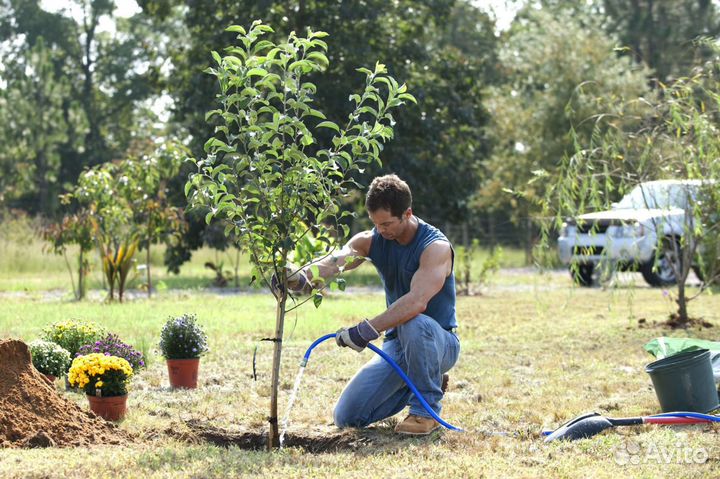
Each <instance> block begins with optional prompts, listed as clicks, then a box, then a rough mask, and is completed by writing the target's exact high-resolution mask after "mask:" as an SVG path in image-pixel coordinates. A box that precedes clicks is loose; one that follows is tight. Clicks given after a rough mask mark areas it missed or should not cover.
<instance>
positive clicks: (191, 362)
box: [167, 358, 200, 389]
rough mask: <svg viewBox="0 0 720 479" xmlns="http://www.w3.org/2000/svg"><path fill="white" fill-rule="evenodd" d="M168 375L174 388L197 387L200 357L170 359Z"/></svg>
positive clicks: (168, 361)
mask: <svg viewBox="0 0 720 479" xmlns="http://www.w3.org/2000/svg"><path fill="white" fill-rule="evenodd" d="M167 367H168V375H169V376H170V386H172V387H173V388H186V389H195V388H196V387H197V379H198V368H199V367H200V358H194V359H168V360H167Z"/></svg>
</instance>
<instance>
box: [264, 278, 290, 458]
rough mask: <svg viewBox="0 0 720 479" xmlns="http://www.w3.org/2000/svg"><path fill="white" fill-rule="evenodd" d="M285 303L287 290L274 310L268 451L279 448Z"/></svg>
mask: <svg viewBox="0 0 720 479" xmlns="http://www.w3.org/2000/svg"><path fill="white" fill-rule="evenodd" d="M286 301H287V289H285V290H284V291H283V293H282V295H281V296H280V300H279V301H278V303H277V307H276V310H275V314H276V319H275V338H274V340H273V346H274V347H273V369H272V379H271V389H270V417H269V418H268V422H269V423H270V429H269V431H268V449H269V450H272V449H274V448H277V447H280V432H279V430H278V411H277V402H278V386H279V385H280V357H281V355H282V337H283V329H284V327H285V302H286Z"/></svg>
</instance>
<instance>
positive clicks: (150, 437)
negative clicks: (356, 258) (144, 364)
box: [0, 271, 720, 478]
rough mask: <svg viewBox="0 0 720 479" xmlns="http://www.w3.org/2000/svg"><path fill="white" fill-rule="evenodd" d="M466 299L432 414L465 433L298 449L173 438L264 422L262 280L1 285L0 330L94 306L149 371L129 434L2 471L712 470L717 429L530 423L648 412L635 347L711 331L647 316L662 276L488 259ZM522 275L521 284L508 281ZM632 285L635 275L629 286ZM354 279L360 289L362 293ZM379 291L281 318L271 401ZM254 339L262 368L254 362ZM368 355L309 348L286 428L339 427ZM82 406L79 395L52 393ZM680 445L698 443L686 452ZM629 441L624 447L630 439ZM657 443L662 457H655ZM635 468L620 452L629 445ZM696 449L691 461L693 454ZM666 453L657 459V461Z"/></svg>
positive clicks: (15, 460) (379, 303)
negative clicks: (679, 327)
mask: <svg viewBox="0 0 720 479" xmlns="http://www.w3.org/2000/svg"><path fill="white" fill-rule="evenodd" d="M493 284H494V285H491V286H489V287H487V288H485V289H484V290H483V291H484V293H483V294H482V295H479V296H473V297H462V298H460V299H459V301H458V317H459V321H460V331H459V335H460V337H461V341H462V352H461V357H460V361H459V363H458V365H457V366H456V367H455V368H454V369H453V370H452V371H451V386H450V391H449V392H448V394H447V395H446V398H445V400H444V408H443V413H442V416H443V417H444V418H445V419H446V420H447V421H449V422H451V423H453V424H457V425H460V426H461V427H463V428H465V430H466V431H467V432H465V433H452V432H439V433H436V434H433V435H432V436H430V437H428V438H422V439H406V438H401V437H397V436H395V435H394V434H393V433H392V426H393V424H394V423H395V421H397V420H398V419H402V417H401V416H399V417H398V418H396V419H391V420H388V421H385V422H383V423H380V424H378V425H376V426H374V427H373V428H372V431H371V435H370V436H366V435H364V434H367V433H362V432H353V433H351V434H354V435H357V436H358V438H366V437H370V438H371V440H370V441H366V442H362V441H358V443H359V444H360V443H362V444H363V445H359V446H358V447H357V448H356V449H354V450H352V449H343V450H340V451H336V452H327V453H317V454H313V453H309V452H307V451H305V450H303V449H302V448H286V449H283V450H281V451H277V452H273V453H267V452H253V451H246V450H242V449H238V448H235V447H230V448H223V447H218V446H215V445H212V444H209V443H204V442H199V443H194V444H190V443H188V442H187V441H183V440H181V439H180V436H182V434H181V433H182V431H184V430H185V429H187V428H188V425H187V424H188V422H189V421H191V420H195V421H200V422H203V423H206V424H210V425H213V426H215V427H218V428H224V429H227V430H231V431H232V430H234V429H237V428H239V427H244V428H251V429H252V428H254V429H256V430H259V429H260V428H262V427H264V426H265V417H266V416H267V409H268V405H269V388H268V384H269V378H270V363H271V349H272V348H271V345H270V343H267V342H261V341H260V340H261V339H262V338H265V337H268V336H270V335H272V330H273V326H274V303H273V300H272V298H271V297H270V296H269V295H267V294H265V295H257V294H242V293H241V294H215V293H211V292H206V291H205V292H204V291H202V290H167V291H164V292H161V293H160V294H158V296H157V297H156V298H153V299H152V300H146V299H135V300H132V301H129V302H127V303H125V304H122V305H120V304H102V303H100V302H93V301H87V302H83V303H76V302H72V301H67V300H63V299H56V298H52V297H46V296H43V295H37V296H32V295H30V296H17V297H14V296H12V295H8V296H6V297H5V298H4V299H3V307H2V308H0V337H3V338H5V337H16V338H21V339H24V340H31V339H34V338H35V337H37V336H38V335H39V333H40V331H41V330H42V328H43V327H44V326H46V325H47V324H49V323H50V322H52V321H54V320H56V319H66V318H80V319H87V320H93V321H96V322H98V323H100V324H101V325H103V326H105V327H107V328H109V329H111V330H112V331H114V332H117V333H119V334H120V336H121V337H122V338H124V339H125V340H127V341H128V342H130V343H132V344H134V345H135V346H137V347H139V348H140V349H142V350H144V351H145V352H146V353H147V354H148V359H149V367H148V369H147V370H145V371H142V372H141V373H140V374H139V375H138V376H137V377H136V378H135V381H134V382H133V384H132V391H131V395H130V399H129V407H130V412H129V415H128V416H127V417H126V419H125V420H124V421H123V422H122V423H120V427H121V428H122V429H124V430H126V431H128V432H130V433H132V434H134V435H135V437H136V438H137V439H136V441H134V442H131V443H128V444H127V445H126V446H125V447H107V446H106V447H102V446H101V447H94V448H90V449H83V448H79V449H45V450H40V449H35V450H1V451H0V477H18V478H20V477H22V478H25V477H95V476H98V477H118V476H123V477H173V478H174V477H241V476H246V477H256V476H262V477H265V476H274V477H298V478H305V477H363V478H366V477H422V476H425V477H553V478H554V477H570V478H577V477H612V478H617V477H648V478H651V477H652V478H654V477H703V478H705V477H718V476H720V448H719V447H718V444H720V441H718V439H719V438H718V433H719V432H720V427H708V426H685V427H677V428H669V427H663V426H642V427H632V428H618V429H614V430H610V431H608V432H606V433H604V434H602V435H600V436H597V437H595V438H592V439H588V440H583V441H578V442H573V443H553V444H544V443H543V442H542V440H541V438H540V437H539V432H540V431H541V430H542V429H546V428H552V427H556V426H558V425H559V424H560V423H562V422H564V421H566V420H568V419H570V418H572V417H574V416H576V415H579V414H580V413H582V412H586V411H592V410H595V411H598V412H601V413H603V414H605V415H607V416H611V417H625V416H635V415H648V414H654V413H657V412H659V406H658V403H657V400H656V398H655V393H654V391H653V389H652V386H651V383H650V380H649V377H648V376H647V375H646V374H645V372H644V370H643V367H644V365H645V364H647V363H649V362H650V361H651V359H652V358H651V356H649V355H648V354H646V353H645V352H644V351H643V350H642V345H643V344H644V343H645V342H647V341H649V340H651V339H653V338H655V337H657V336H661V335H676V336H681V335H690V336H693V337H700V338H705V339H715V340H717V339H718V337H717V332H716V331H715V329H716V328H712V329H705V330H702V331H688V332H677V331H676V332H671V331H667V330H665V329H663V328H662V327H660V326H658V325H657V323H658V322H660V321H663V320H664V319H665V318H666V317H667V314H668V313H669V312H670V311H671V309H670V304H669V302H668V300H667V299H666V298H664V297H663V296H662V292H661V291H660V290H657V289H650V288H645V287H638V288H637V289H632V290H631V289H627V288H626V287H625V286H623V284H626V283H623V284H621V285H620V287H619V288H617V289H612V288H611V289H607V290H603V289H583V290H581V289H572V288H570V287H569V286H570V280H569V278H568V276H567V275H566V274H564V273H562V274H559V273H553V274H550V275H542V276H541V275H537V274H533V273H530V272H525V273H522V272H517V271H514V272H512V273H508V274H505V273H503V272H501V274H500V275H498V277H497V280H496V281H494V283H493ZM513 284H517V285H518V287H517V288H513V287H512V285H513ZM638 284H639V285H640V283H638ZM363 291H364V290H363ZM383 307H384V298H383V296H382V295H381V294H378V293H367V292H363V293H357V292H356V293H335V294H333V295H332V296H331V297H329V298H327V299H326V300H325V301H324V302H323V305H322V306H321V307H320V308H319V309H315V308H314V307H313V306H312V305H306V306H304V307H303V308H301V309H300V310H299V311H298V313H297V315H294V314H293V315H291V317H290V318H289V324H288V326H287V336H286V342H285V349H284V353H283V381H282V389H283V393H282V395H281V398H280V405H281V408H280V414H281V416H282V415H283V414H284V410H285V404H286V401H287V396H288V394H289V392H290V389H291V387H292V383H293V380H294V376H295V372H296V371H297V364H298V362H299V360H300V358H301V357H302V355H303V353H304V351H305V349H306V348H307V347H308V346H309V344H310V342H311V341H312V340H314V339H315V338H317V337H318V336H320V335H322V334H325V333H327V332H332V331H335V330H336V329H337V328H338V327H340V326H342V325H350V324H353V323H354V322H357V321H358V320H360V319H361V318H363V317H366V316H372V315H374V314H376V313H378V312H380V311H382V310H383ZM717 311H720V297H718V295H708V296H703V297H702V298H700V299H699V300H697V301H696V302H695V303H693V304H692V305H691V313H692V314H693V315H694V316H702V317H704V318H705V319H706V320H709V321H711V322H714V323H716V324H718V325H720V321H719V320H718V313H717ZM185 312H194V313H197V315H198V317H199V320H200V322H201V324H203V325H204V327H205V328H206V331H207V332H208V335H209V339H210V345H211V348H212V350H211V352H210V353H209V354H208V355H207V356H206V357H204V358H203V359H202V362H201V370H200V387H199V389H197V390H195V391H191V392H187V391H183V392H174V391H170V390H169V389H168V383H167V373H166V369H165V365H164V363H163V362H162V360H161V358H160V357H159V356H158V355H157V352H156V351H155V349H156V343H157V341H158V336H159V331H160V328H161V325H162V323H163V322H164V320H165V319H166V318H167V317H168V316H169V315H177V314H181V313H185ZM256 347H257V374H258V378H257V381H254V380H253V378H252V358H253V352H254V350H255V348H256ZM371 354H372V353H371V352H370V351H366V352H364V353H362V354H357V353H355V352H353V351H351V350H347V349H343V350H338V349H337V347H336V346H334V345H333V344H330V342H328V343H324V344H323V345H321V346H320V347H318V349H316V350H315V352H314V353H313V356H312V357H311V359H310V363H309V364H308V367H307V370H306V372H305V376H304V379H303V384H302V387H301V389H300V394H299V398H298V401H297V402H296V403H295V407H294V408H293V410H292V417H291V426H290V432H291V433H292V432H293V431H296V432H316V433H317V434H328V435H331V434H336V433H337V431H336V430H335V428H334V427H333V426H331V421H332V407H333V404H334V401H335V400H336V399H337V397H338V395H339V393H340V391H341V390H342V388H343V386H344V384H345V382H346V381H347V380H348V379H349V378H350V377H351V376H352V374H353V373H354V372H355V371H356V370H357V368H358V367H359V366H360V365H361V364H363V362H364V361H366V360H368V359H369V358H370V357H371V356H370V355H371ZM58 391H59V393H60V394H63V395H64V396H65V397H67V398H70V399H71V400H73V401H76V402H77V403H78V404H80V405H82V406H83V407H87V406H86V399H85V398H84V397H83V396H82V395H79V394H74V393H69V392H65V391H63V390H62V388H61V387H60V385H59V383H58ZM686 450H687V451H690V452H691V453H692V454H695V455H694V456H692V454H691V456H690V457H689V460H687V461H686V458H688V457H687V455H685V456H684V455H683V454H684V453H685V451H686ZM628 451H629V452H628ZM662 454H665V455H666V458H667V460H666V459H663V456H662ZM628 457H629V458H630V459H629V460H630V461H632V462H638V464H633V463H630V464H627V463H623V462H624V461H623V459H628ZM705 457H706V458H707V460H705V461H697V462H702V463H696V461H695V460H694V459H693V458H699V459H703V458H705ZM666 462H667V464H666Z"/></svg>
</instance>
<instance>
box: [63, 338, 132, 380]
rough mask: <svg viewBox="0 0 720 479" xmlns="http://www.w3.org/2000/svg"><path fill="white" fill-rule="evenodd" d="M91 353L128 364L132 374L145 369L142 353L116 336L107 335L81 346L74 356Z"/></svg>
mask: <svg viewBox="0 0 720 479" xmlns="http://www.w3.org/2000/svg"><path fill="white" fill-rule="evenodd" d="M93 353H102V354H105V356H116V357H118V358H122V359H124V360H126V361H127V362H128V363H130V367H132V370H133V373H137V372H138V371H139V370H140V369H141V368H144V367H145V359H144V358H143V353H141V352H140V351H136V350H135V348H133V347H132V346H130V345H129V344H125V343H124V342H123V341H122V340H121V339H120V338H119V337H118V335H117V334H113V333H109V334H108V335H107V336H105V337H103V338H101V339H99V340H97V341H95V342H94V343H89V344H85V345H83V346H81V347H80V349H79V350H78V353H77V354H76V355H75V356H76V357H80V356H85V355H88V354H93Z"/></svg>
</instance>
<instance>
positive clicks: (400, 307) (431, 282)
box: [370, 241, 452, 332]
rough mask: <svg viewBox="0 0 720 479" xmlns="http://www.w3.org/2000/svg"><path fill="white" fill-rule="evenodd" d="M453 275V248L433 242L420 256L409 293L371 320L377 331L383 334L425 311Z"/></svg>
mask: <svg viewBox="0 0 720 479" xmlns="http://www.w3.org/2000/svg"><path fill="white" fill-rule="evenodd" d="M451 272H452V248H451V247H450V244H449V243H446V242H444V241H436V242H435V243H433V244H431V245H430V246H428V247H427V248H426V249H425V251H424V252H423V254H422V256H421V257H420V267H419V268H418V270H417V271H416V272H415V275H413V278H412V281H411V283H410V291H409V292H408V293H407V294H405V295H404V296H402V297H400V299H398V300H397V301H395V302H394V303H393V304H392V305H390V307H389V308H388V309H387V310H386V311H385V312H383V313H381V314H380V315H378V316H376V317H375V318H373V319H372V320H371V321H370V324H371V325H372V326H373V327H374V328H375V329H376V330H377V331H378V332H381V331H385V330H386V329H390V328H393V327H395V326H398V325H400V324H403V323H404V322H406V321H409V320H410V319H412V318H414V317H415V316H417V315H418V314H420V313H422V312H423V311H425V309H426V308H427V304H428V302H430V300H431V299H432V298H433V296H435V295H436V294H437V293H438V292H439V291H440V290H441V289H442V287H443V284H445V279H446V278H447V277H448V276H450V273H451Z"/></svg>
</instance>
